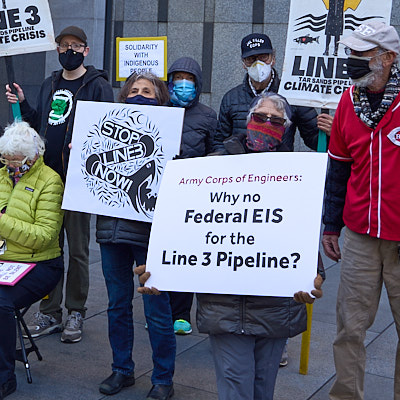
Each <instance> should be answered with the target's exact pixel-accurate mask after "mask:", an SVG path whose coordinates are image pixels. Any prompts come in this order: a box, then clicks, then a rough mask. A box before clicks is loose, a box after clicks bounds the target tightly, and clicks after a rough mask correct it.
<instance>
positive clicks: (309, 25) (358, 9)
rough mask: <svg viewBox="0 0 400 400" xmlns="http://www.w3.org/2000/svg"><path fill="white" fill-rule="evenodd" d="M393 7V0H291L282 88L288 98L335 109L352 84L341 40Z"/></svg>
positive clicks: (385, 15)
mask: <svg viewBox="0 0 400 400" xmlns="http://www.w3.org/2000/svg"><path fill="white" fill-rule="evenodd" d="M391 9H392V1H391V0H388V1H382V2H379V1H376V0H303V1H298V0H291V3H290V15H289V24H288V33H287V40H286V51H285V60H284V64H283V72H282V79H281V84H280V87H279V93H280V94H281V95H282V96H285V97H286V98H287V100H288V101H289V103H290V104H294V105H300V106H311V107H323V108H331V109H335V108H336V107H337V104H338V102H339V100H340V97H341V95H342V93H343V92H344V91H345V90H346V89H347V88H348V87H349V86H350V85H351V83H350V80H349V78H348V76H347V72H346V60H347V56H346V55H345V53H344V46H342V45H339V44H338V41H339V40H341V39H342V38H343V37H346V36H348V35H350V34H351V32H352V31H354V30H355V29H357V27H359V26H360V25H361V24H363V23H365V22H368V21H370V20H376V19H378V20H381V21H384V22H386V23H390V14H391Z"/></svg>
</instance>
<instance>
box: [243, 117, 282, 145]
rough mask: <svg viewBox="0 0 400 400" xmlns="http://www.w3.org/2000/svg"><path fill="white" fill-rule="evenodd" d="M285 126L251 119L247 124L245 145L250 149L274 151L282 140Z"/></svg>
mask: <svg viewBox="0 0 400 400" xmlns="http://www.w3.org/2000/svg"><path fill="white" fill-rule="evenodd" d="M284 132H285V127H284V126H283V125H282V126H276V125H272V124H271V123H270V122H262V123H260V122H256V121H254V120H253V119H251V120H250V122H249V123H248V124H247V137H246V146H247V148H249V149H250V150H252V151H257V152H258V151H276V148H277V146H279V145H280V143H281V142H282V136H283V134H284Z"/></svg>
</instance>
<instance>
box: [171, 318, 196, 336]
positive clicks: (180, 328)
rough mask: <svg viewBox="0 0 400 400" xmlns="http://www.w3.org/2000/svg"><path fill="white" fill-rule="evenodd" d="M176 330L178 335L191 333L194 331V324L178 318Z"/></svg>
mask: <svg viewBox="0 0 400 400" xmlns="http://www.w3.org/2000/svg"><path fill="white" fill-rule="evenodd" d="M174 332H175V334H177V335H189V333H192V325H190V322H187V321H185V320H184V319H177V320H176V321H175V322H174Z"/></svg>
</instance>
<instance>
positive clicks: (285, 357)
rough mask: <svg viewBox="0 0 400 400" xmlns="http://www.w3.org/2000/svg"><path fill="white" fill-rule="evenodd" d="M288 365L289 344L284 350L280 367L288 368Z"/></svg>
mask: <svg viewBox="0 0 400 400" xmlns="http://www.w3.org/2000/svg"><path fill="white" fill-rule="evenodd" d="M286 365H288V352H287V344H285V348H284V349H283V353H282V357H281V361H280V363H279V367H286Z"/></svg>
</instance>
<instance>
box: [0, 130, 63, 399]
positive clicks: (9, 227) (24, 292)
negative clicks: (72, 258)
mask: <svg viewBox="0 0 400 400" xmlns="http://www.w3.org/2000/svg"><path fill="white" fill-rule="evenodd" d="M44 148H45V146H44V142H43V140H42V139H41V138H40V136H39V135H38V134H37V132H36V131H35V130H34V129H32V128H31V127H30V126H29V125H28V124H27V123H26V122H18V123H14V124H13V125H11V126H9V127H7V128H6V129H5V133H4V135H3V136H2V137H1V138H0V161H1V162H2V163H3V164H4V165H5V166H4V167H3V168H1V169H0V210H1V213H0V237H1V239H2V240H4V241H5V242H6V249H5V250H4V248H2V249H3V250H2V254H1V255H0V259H2V260H7V261H18V262H27V263H35V264H36V265H35V267H34V268H33V269H32V270H31V271H29V273H28V274H27V275H25V276H24V277H22V278H21V279H20V280H19V281H18V282H17V283H16V284H15V285H14V286H3V285H0V321H1V323H0V399H3V398H5V397H6V396H8V395H9V394H11V393H13V392H14V391H15V390H16V387H17V381H16V378H15V373H14V369H15V347H16V326H15V317H14V310H15V309H20V308H23V307H26V306H29V305H31V304H33V303H35V302H36V301H38V300H40V299H41V298H43V297H44V296H46V295H47V294H48V293H50V292H51V290H52V289H53V288H54V287H55V286H56V285H57V282H58V281H59V280H60V278H61V275H62V274H63V272H64V263H63V258H62V256H61V249H60V246H59V239H58V235H59V232H60V229H61V225H62V219H63V212H62V210H61V201H62V194H63V190H64V186H63V183H62V181H61V178H60V176H59V175H58V174H57V173H56V172H54V171H53V170H52V169H51V168H49V167H48V166H46V165H45V164H44V162H43V153H44Z"/></svg>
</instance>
